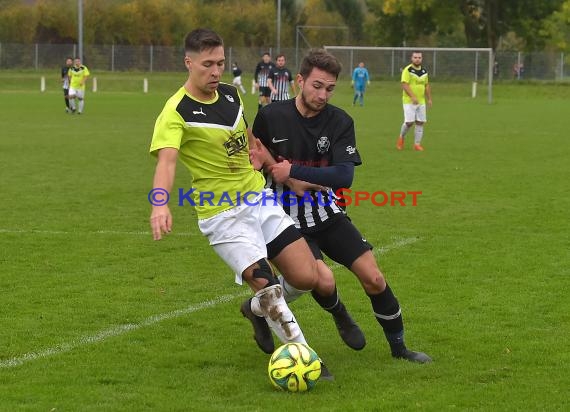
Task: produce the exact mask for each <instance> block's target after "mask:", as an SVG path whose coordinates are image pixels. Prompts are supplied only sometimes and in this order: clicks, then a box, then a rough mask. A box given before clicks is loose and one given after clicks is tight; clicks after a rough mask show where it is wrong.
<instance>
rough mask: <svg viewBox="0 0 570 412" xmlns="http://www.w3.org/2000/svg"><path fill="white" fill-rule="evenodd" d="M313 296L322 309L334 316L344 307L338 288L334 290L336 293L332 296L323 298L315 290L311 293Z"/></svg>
mask: <svg viewBox="0 0 570 412" xmlns="http://www.w3.org/2000/svg"><path fill="white" fill-rule="evenodd" d="M311 295H313V299H315V301H316V302H317V303H318V304H319V305H320V306H321V308H323V309H324V310H326V311H327V312H330V313H332V314H335V313H336V312H337V311H339V310H341V308H342V306H344V305H343V304H342V303H341V301H340V298H339V296H338V293H337V290H336V286H335V288H334V292H333V293H332V294H331V295H330V296H322V295H320V294H319V293H317V292H316V291H315V290H312V291H311Z"/></svg>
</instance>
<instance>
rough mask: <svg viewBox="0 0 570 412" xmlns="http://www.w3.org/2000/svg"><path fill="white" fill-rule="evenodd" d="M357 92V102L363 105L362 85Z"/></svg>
mask: <svg viewBox="0 0 570 412" xmlns="http://www.w3.org/2000/svg"><path fill="white" fill-rule="evenodd" d="M358 94H359V96H358V102H359V103H360V106H364V86H362V87H361V88H360V90H359V91H358Z"/></svg>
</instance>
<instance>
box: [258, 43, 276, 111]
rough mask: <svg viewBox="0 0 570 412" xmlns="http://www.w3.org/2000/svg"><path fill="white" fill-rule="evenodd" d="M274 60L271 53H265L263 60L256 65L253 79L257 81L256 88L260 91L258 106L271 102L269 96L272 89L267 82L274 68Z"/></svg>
mask: <svg viewBox="0 0 570 412" xmlns="http://www.w3.org/2000/svg"><path fill="white" fill-rule="evenodd" d="M273 67H274V66H273V62H272V61H271V56H270V55H269V53H263V56H262V58H261V61H260V62H259V63H257V66H255V73H254V74H253V79H254V81H255V88H256V89H257V90H258V91H259V104H258V108H261V107H263V106H266V105H268V104H269V103H271V100H270V99H269V97H270V96H271V89H270V88H269V85H268V84H267V79H268V78H269V73H271V70H273Z"/></svg>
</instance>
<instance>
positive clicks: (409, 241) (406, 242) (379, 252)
mask: <svg viewBox="0 0 570 412" xmlns="http://www.w3.org/2000/svg"><path fill="white" fill-rule="evenodd" d="M419 240H420V238H419V237H408V238H404V239H399V240H396V241H395V242H394V243H391V244H389V245H387V246H382V247H379V248H376V249H374V250H373V251H372V254H373V255H374V256H379V255H385V254H386V253H388V252H390V251H391V250H394V249H399V248H402V247H404V246H408V245H411V244H412V243H416V242H419ZM329 267H330V268H331V269H338V268H342V267H344V265H341V264H339V263H335V264H334V265H330V266H329Z"/></svg>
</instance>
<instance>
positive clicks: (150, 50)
mask: <svg viewBox="0 0 570 412" xmlns="http://www.w3.org/2000/svg"><path fill="white" fill-rule="evenodd" d="M149 53H150V72H151V73H152V63H153V61H152V54H153V50H152V44H151V45H150V49H149Z"/></svg>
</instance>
